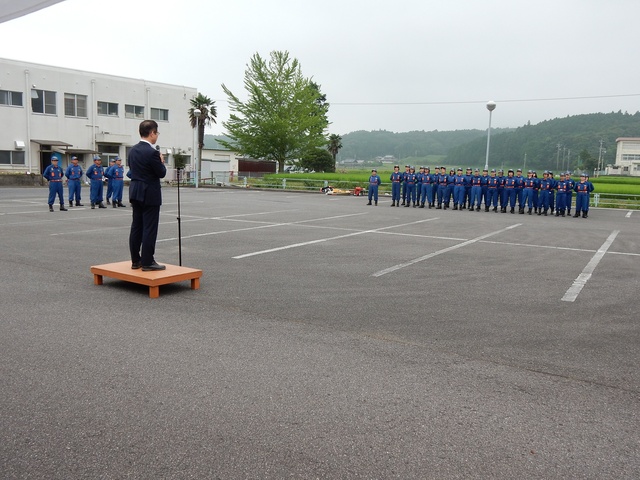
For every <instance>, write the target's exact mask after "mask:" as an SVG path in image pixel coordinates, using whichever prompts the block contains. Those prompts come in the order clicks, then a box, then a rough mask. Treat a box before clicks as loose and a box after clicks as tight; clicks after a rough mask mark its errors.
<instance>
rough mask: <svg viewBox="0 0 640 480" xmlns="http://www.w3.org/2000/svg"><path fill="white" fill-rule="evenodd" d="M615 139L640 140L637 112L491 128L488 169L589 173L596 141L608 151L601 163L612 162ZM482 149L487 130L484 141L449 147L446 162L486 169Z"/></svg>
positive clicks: (593, 159) (577, 116)
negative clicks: (499, 128) (506, 130)
mask: <svg viewBox="0 0 640 480" xmlns="http://www.w3.org/2000/svg"><path fill="white" fill-rule="evenodd" d="M619 137H640V112H636V113H635V114H628V113H622V112H617V113H614V112H612V113H592V114H588V115H575V116H571V117H566V118H555V119H553V120H546V121H544V122H540V123H538V124H536V125H524V126H522V127H519V128H516V129H515V130H512V131H510V132H494V130H492V131H491V145H490V152H489V167H490V168H493V167H505V168H509V167H511V168H516V167H523V166H524V167H525V168H526V169H530V168H531V169H539V170H543V169H550V170H555V171H557V170H558V169H570V170H572V171H574V170H576V169H578V168H584V169H586V170H588V169H590V168H593V167H594V166H595V161H596V159H597V158H598V156H599V153H600V152H599V150H600V140H603V143H602V145H603V148H604V149H605V150H606V153H605V154H604V155H603V159H604V164H605V165H606V164H608V163H609V164H613V163H615V157H616V139H617V138H619ZM486 148H487V139H486V132H485V133H484V136H483V137H482V138H476V139H474V140H471V141H470V142H468V143H466V144H461V145H458V146H455V147H453V148H451V149H449V151H448V153H447V157H446V159H445V163H446V164H447V165H450V166H454V165H461V166H473V167H477V166H484V164H485V158H486ZM525 154H526V165H524V158H525ZM580 157H582V158H580ZM563 159H564V167H563Z"/></svg>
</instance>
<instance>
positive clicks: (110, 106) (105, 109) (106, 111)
mask: <svg viewBox="0 0 640 480" xmlns="http://www.w3.org/2000/svg"><path fill="white" fill-rule="evenodd" d="M98 115H112V116H114V117H117V116H118V104H117V103H109V102H98Z"/></svg>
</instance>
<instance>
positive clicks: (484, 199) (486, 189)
mask: <svg viewBox="0 0 640 480" xmlns="http://www.w3.org/2000/svg"><path fill="white" fill-rule="evenodd" d="M480 188H481V189H482V201H483V202H484V206H485V207H487V206H489V202H487V191H488V187H486V186H482V187H480Z"/></svg>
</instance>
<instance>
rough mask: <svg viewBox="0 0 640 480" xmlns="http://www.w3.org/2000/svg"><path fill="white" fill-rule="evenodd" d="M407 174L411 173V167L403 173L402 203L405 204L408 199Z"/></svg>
mask: <svg viewBox="0 0 640 480" xmlns="http://www.w3.org/2000/svg"><path fill="white" fill-rule="evenodd" d="M407 175H409V169H408V168H406V169H405V171H404V173H403V174H402V184H401V187H402V204H403V205H404V204H405V201H406V200H407V182H406V179H407Z"/></svg>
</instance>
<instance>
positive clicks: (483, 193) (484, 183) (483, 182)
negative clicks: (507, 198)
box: [480, 168, 489, 212]
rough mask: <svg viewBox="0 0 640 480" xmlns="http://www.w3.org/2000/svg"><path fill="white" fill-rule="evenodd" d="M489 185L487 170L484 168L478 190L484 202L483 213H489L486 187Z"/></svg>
mask: <svg viewBox="0 0 640 480" xmlns="http://www.w3.org/2000/svg"><path fill="white" fill-rule="evenodd" d="M488 185H489V170H487V169H486V168H485V169H483V170H482V176H481V177H480V188H481V193H480V196H481V198H482V201H483V202H484V211H485V212H488V211H489V205H488V204H487V191H488V189H487V186H488Z"/></svg>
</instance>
